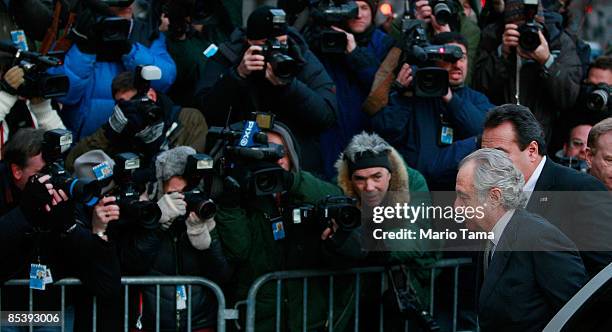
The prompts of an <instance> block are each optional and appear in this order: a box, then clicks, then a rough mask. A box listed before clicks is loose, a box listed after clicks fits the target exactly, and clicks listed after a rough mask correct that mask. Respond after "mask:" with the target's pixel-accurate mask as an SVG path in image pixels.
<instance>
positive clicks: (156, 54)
mask: <svg viewBox="0 0 612 332" xmlns="http://www.w3.org/2000/svg"><path fill="white" fill-rule="evenodd" d="M134 22H135V24H137V22H139V21H137V20H135V21H134ZM143 43H145V42H144V41H143ZM143 43H140V42H138V41H134V42H133V44H132V49H131V51H130V52H129V53H127V54H125V55H123V57H122V59H121V61H120V62H99V61H96V55H95V54H88V53H83V52H81V51H80V50H79V48H78V46H77V45H76V44H74V45H72V47H71V48H70V50H69V51H68V53H66V57H65V59H64V65H63V66H61V67H55V68H51V69H49V72H50V73H52V74H64V75H66V76H68V79H69V81H70V89H69V91H68V94H67V95H66V96H64V97H61V98H58V99H57V100H58V101H59V102H61V103H62V104H63V105H64V108H63V109H62V111H61V112H60V116H61V117H62V120H63V121H64V124H66V127H67V128H68V129H70V130H71V131H72V133H73V138H74V139H75V141H77V140H79V139H81V138H82V137H87V136H89V135H91V134H92V133H93V132H94V131H96V129H98V128H100V126H102V124H104V123H106V121H107V120H108V117H109V116H110V115H111V114H112V113H113V106H114V105H115V101H114V100H113V96H112V93H111V83H112V81H113V78H115V76H117V74H119V73H121V72H124V71H132V70H134V69H135V68H136V66H138V65H155V66H157V67H159V68H160V69H161V71H162V77H161V79H160V80H157V81H153V82H152V87H153V88H154V89H156V90H158V91H162V92H165V91H166V90H168V88H169V87H170V85H172V83H173V82H174V79H175V78H176V67H175V64H174V61H173V60H172V58H171V57H170V55H169V54H168V51H167V50H166V37H165V36H164V35H163V34H159V36H158V37H157V39H155V40H154V41H153V42H152V43H151V46H149V47H145V46H143Z"/></svg>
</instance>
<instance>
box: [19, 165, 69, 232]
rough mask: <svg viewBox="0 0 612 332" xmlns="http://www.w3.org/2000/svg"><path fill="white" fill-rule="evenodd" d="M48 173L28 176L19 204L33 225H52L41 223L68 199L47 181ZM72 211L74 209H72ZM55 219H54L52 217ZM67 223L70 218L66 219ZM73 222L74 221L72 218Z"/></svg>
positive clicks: (47, 226)
mask: <svg viewBox="0 0 612 332" xmlns="http://www.w3.org/2000/svg"><path fill="white" fill-rule="evenodd" d="M50 178H51V177H50V176H49V175H43V176H41V175H40V174H35V175H32V176H30V178H29V179H28V182H27V183H26V186H25V188H24V189H23V195H22V198H21V201H20V202H19V206H20V208H21V211H22V212H23V214H24V216H25V217H26V219H27V220H28V221H29V222H30V224H31V225H33V226H44V227H45V228H51V227H50V226H52V225H43V223H44V221H46V220H47V219H49V215H50V214H49V213H50V212H52V211H53V210H57V209H59V208H60V207H64V204H62V205H61V206H58V205H59V204H60V203H62V202H64V201H68V196H67V195H66V193H64V192H63V191H62V190H59V189H55V188H53V185H52V184H51V183H50V182H49V179H50ZM72 211H73V212H74V210H72ZM54 220H55V219H54ZM66 222H67V223H69V222H70V220H66ZM72 222H73V223H74V221H73V220H72Z"/></svg>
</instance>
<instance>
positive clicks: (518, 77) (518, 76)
mask: <svg viewBox="0 0 612 332" xmlns="http://www.w3.org/2000/svg"><path fill="white" fill-rule="evenodd" d="M515 55H516V73H515V75H516V89H515V91H514V98H516V104H517V105H520V104H521V100H520V91H521V68H523V61H522V60H521V58H520V57H519V55H518V52H515Z"/></svg>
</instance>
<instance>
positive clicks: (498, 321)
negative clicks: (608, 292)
mask: <svg viewBox="0 0 612 332" xmlns="http://www.w3.org/2000/svg"><path fill="white" fill-rule="evenodd" d="M586 281H587V278H586V272H585V270H584V266H583V264H582V260H581V258H580V255H579V254H578V251H577V250H576V247H575V246H574V244H573V243H572V241H570V240H569V239H568V238H567V237H566V236H565V235H564V234H563V233H562V232H561V231H559V230H558V229H557V228H556V227H554V226H553V225H551V224H550V223H548V222H547V221H546V220H544V219H543V218H541V217H539V216H537V215H534V214H532V213H529V212H527V211H525V210H522V209H518V210H516V211H515V212H514V215H513V216H512V218H511V219H510V221H509V222H508V225H507V226H506V229H505V230H504V232H503V233H502V235H501V238H500V239H499V242H498V243H497V248H496V250H495V253H494V255H493V258H492V260H491V262H490V264H489V269H488V270H487V273H486V275H485V277H484V281H483V284H482V288H481V291H480V296H479V301H478V302H479V305H478V306H479V322H480V327H481V330H482V331H483V332H486V331H542V329H543V328H544V326H545V325H546V324H547V323H548V321H549V320H550V319H551V318H552V317H553V316H554V315H555V313H556V312H557V311H558V310H559V309H560V308H561V307H562V306H563V305H564V304H565V303H566V302H567V301H568V300H569V299H570V298H571V297H572V296H573V295H574V294H575V293H576V292H577V291H578V290H579V289H580V288H581V287H582V286H583V285H584V284H585V283H586Z"/></svg>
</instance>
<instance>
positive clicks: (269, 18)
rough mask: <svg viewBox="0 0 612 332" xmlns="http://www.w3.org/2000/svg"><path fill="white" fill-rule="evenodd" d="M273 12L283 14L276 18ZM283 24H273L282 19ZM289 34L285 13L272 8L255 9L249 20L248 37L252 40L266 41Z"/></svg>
mask: <svg viewBox="0 0 612 332" xmlns="http://www.w3.org/2000/svg"><path fill="white" fill-rule="evenodd" d="M272 10H276V11H279V14H280V13H281V12H282V15H281V16H279V15H277V16H275V15H273V13H272ZM281 17H282V22H273V19H275V18H276V19H280V18H281ZM286 34H287V21H286V16H285V11H284V10H282V9H278V8H276V7H272V6H261V7H259V8H257V9H255V10H254V11H253V12H252V13H251V15H249V18H248V19H247V28H246V35H247V38H248V39H250V40H258V39H266V38H272V37H277V36H282V35H286Z"/></svg>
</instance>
